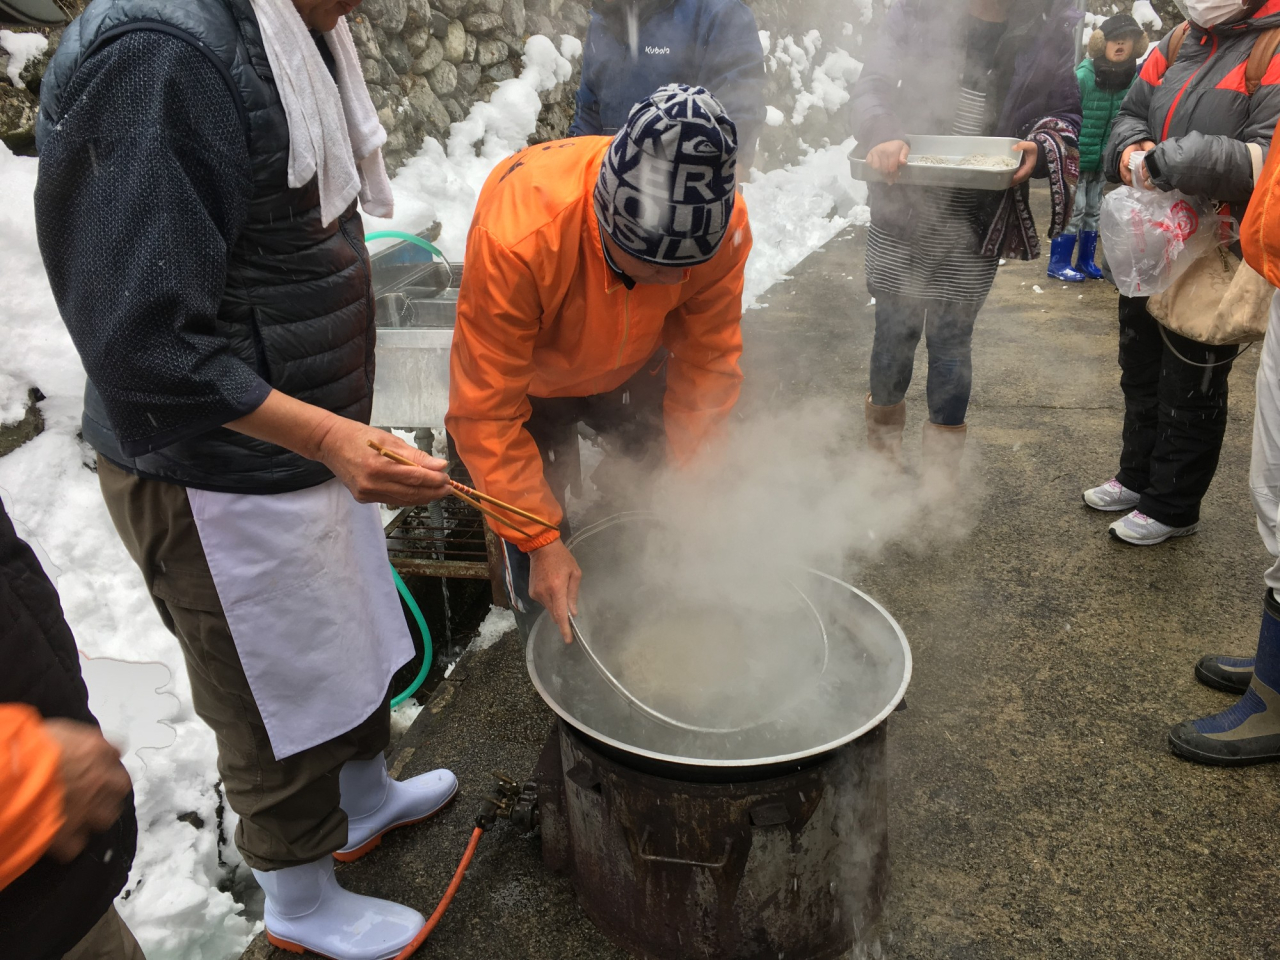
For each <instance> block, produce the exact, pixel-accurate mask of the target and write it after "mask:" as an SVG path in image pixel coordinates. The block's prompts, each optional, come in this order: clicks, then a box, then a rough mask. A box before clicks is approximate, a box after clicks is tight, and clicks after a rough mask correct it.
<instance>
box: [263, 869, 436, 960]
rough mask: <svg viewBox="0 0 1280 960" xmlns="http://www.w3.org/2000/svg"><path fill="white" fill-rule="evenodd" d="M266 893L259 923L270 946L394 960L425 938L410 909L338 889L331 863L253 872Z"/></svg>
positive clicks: (336, 957)
mask: <svg viewBox="0 0 1280 960" xmlns="http://www.w3.org/2000/svg"><path fill="white" fill-rule="evenodd" d="M253 875H254V876H255V877H256V878H257V880H258V885H259V886H261V887H262V891H263V893H265V894H266V905H265V907H264V909H263V917H262V921H263V924H264V925H265V926H266V928H267V939H268V940H269V941H271V944H272V945H273V946H276V947H279V948H280V949H282V950H288V951H289V952H290V953H302V952H303V950H310V951H311V952H312V953H318V954H319V955H320V956H322V957H329V958H331V960H399V958H401V957H408V956H409V955H410V954H412V953H413V952H414V950H416V949H417V947H418V946H419V945H420V942H421V939H425V931H426V926H427V921H426V920H425V919H423V916H422V914H420V913H419V912H418V911H417V910H414V909H412V908H411V907H405V906H401V905H400V904H398V903H392V902H391V901H390V900H377V899H375V898H374V897H363V896H361V895H360V894H358V893H351V892H350V891H348V890H343V889H342V887H340V886H338V880H337V878H336V877H335V876H334V875H333V860H332V858H330V857H322V858H321V859H319V860H317V861H316V862H315V863H304V864H302V865H301V866H297V867H286V868H285V869H283V870H270V871H263V870H254V871H253Z"/></svg>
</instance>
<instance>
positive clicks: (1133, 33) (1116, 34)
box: [1099, 13, 1145, 41]
mask: <svg viewBox="0 0 1280 960" xmlns="http://www.w3.org/2000/svg"><path fill="white" fill-rule="evenodd" d="M1099 29H1100V30H1101V31H1102V35H1103V36H1104V37H1105V38H1106V39H1107V40H1108V41H1110V40H1124V39H1126V38H1132V39H1134V40H1136V39H1138V37H1140V36H1142V35H1143V33H1144V32H1145V31H1143V29H1142V26H1141V25H1140V24H1139V23H1138V21H1137V20H1135V19H1133V17H1131V16H1129V14H1127V13H1117V14H1116V15H1115V16H1114V17H1108V18H1107V19H1106V20H1104V21H1103V22H1102V26H1101V27H1099Z"/></svg>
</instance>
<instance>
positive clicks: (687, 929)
mask: <svg viewBox="0 0 1280 960" xmlns="http://www.w3.org/2000/svg"><path fill="white" fill-rule="evenodd" d="M651 523H652V521H651V520H650V519H649V518H645V517H643V516H641V515H635V516H631V517H623V518H613V519H612V520H610V521H606V522H605V523H603V524H600V525H597V526H595V527H591V528H588V529H587V530H584V531H583V532H582V533H581V534H580V535H579V536H578V537H576V538H574V539H573V540H571V541H570V543H569V545H570V547H571V549H573V551H574V553H575V555H576V556H577V557H578V559H579V562H580V563H581V564H582V566H583V570H584V573H585V580H584V585H585V587H586V589H587V590H588V591H596V590H603V591H604V592H605V593H606V594H608V593H610V592H617V591H618V590H619V588H620V586H621V585H623V584H626V583H631V585H632V587H633V589H632V590H631V591H630V592H629V593H628V594H627V596H626V597H625V598H624V599H623V601H622V606H624V607H629V612H630V613H631V614H634V613H635V609H634V608H635V602H634V600H635V597H636V596H640V597H642V598H643V597H644V596H645V593H644V590H643V589H642V588H641V585H639V584H637V583H636V582H635V578H636V577H637V576H639V575H641V572H640V571H638V570H636V569H634V568H631V569H629V568H628V565H627V562H626V561H627V558H628V557H629V556H634V555H637V552H638V550H639V547H640V542H641V541H642V540H643V539H644V538H645V536H646V525H647V524H651ZM788 576H789V579H790V580H792V581H794V585H795V586H796V588H797V589H798V590H799V591H800V593H801V594H802V595H803V597H804V601H805V602H804V604H803V605H799V604H798V605H796V607H795V617H794V624H795V627H796V630H797V631H798V634H797V636H798V638H799V639H797V637H793V636H788V635H780V636H777V637H776V642H777V643H779V644H788V643H795V644H797V645H798V648H799V649H801V650H802V653H801V658H802V659H803V658H804V657H808V658H809V660H810V662H812V663H814V664H817V665H821V664H823V663H825V667H826V668H825V670H819V669H818V668H817V666H815V668H814V669H815V672H814V675H813V676H812V678H811V680H812V682H811V684H810V685H809V686H808V687H807V688H806V689H805V690H804V694H805V695H804V696H803V697H801V698H799V699H796V698H792V697H782V698H781V699H780V700H776V701H775V702H773V703H772V704H765V703H764V699H765V698H760V697H756V698H754V700H755V701H758V702H761V710H762V712H763V713H764V714H766V715H765V716H763V717H758V718H756V720H757V721H759V722H752V723H748V724H746V725H744V726H743V728H742V729H741V730H740V731H738V732H735V733H731V734H704V733H696V732H691V731H689V730H687V729H679V728H675V727H672V726H671V725H669V724H664V723H662V722H659V721H656V720H654V719H653V718H652V717H650V716H649V715H647V714H646V713H644V712H643V711H639V710H637V709H635V707H634V706H632V705H631V704H629V703H628V702H627V701H626V699H625V698H623V697H622V696H619V695H618V694H617V692H616V691H615V690H614V689H613V687H611V686H610V685H609V684H608V683H607V682H605V681H604V680H603V679H602V677H601V676H600V671H599V670H598V669H597V668H596V666H595V665H594V664H593V663H592V662H591V660H590V658H589V657H587V656H586V655H585V654H584V653H583V651H582V649H580V648H581V644H572V645H568V646H566V645H565V644H564V643H563V641H562V640H561V638H560V635H559V633H558V631H557V630H556V628H555V625H554V624H552V623H551V622H550V621H549V620H548V619H547V618H546V617H545V616H544V617H543V618H542V619H540V620H539V621H538V623H537V624H536V625H535V627H534V629H533V631H532V632H531V634H530V638H529V644H528V647H527V650H526V657H527V662H528V667H529V673H530V676H531V677H532V679H533V682H534V684H535V686H536V687H537V689H538V691H539V693H541V694H542V696H543V698H544V699H545V700H546V701H547V703H548V704H549V705H550V706H551V708H552V709H553V710H555V711H556V713H557V714H559V716H560V718H561V719H560V722H559V723H558V724H557V727H556V729H555V730H554V731H553V733H552V736H551V737H550V739H549V740H548V742H547V746H546V748H545V749H544V751H543V755H542V758H541V760H540V762H539V765H538V769H537V771H536V772H535V776H534V779H535V781H536V782H537V792H538V804H539V810H540V817H541V828H542V848H543V858H544V861H545V862H546V863H547V864H548V866H550V867H551V868H553V869H555V870H558V871H563V872H566V873H568V874H569V875H570V876H571V877H572V879H573V881H574V886H575V889H576V891H577V894H578V899H579V902H580V903H581V904H582V907H583V909H584V910H585V911H586V912H587V914H588V915H589V916H590V917H591V918H592V920H593V921H594V922H595V923H596V925H597V926H598V927H599V928H600V929H601V930H602V931H603V932H604V933H605V934H606V935H608V936H609V937H610V938H611V939H612V940H614V941H615V942H616V943H618V944H620V945H622V946H623V947H625V948H626V949H628V950H630V951H631V952H632V953H634V954H635V955H636V956H639V957H642V958H645V960H691V958H705V960H713V958H714V960H766V958H768V960H774V958H778V957H783V958H792V957H794V958H806V960H834V958H837V957H841V956H844V955H845V954H846V953H847V952H848V951H849V950H851V949H852V948H854V947H855V946H857V945H869V944H870V938H871V937H873V936H874V934H873V932H872V928H873V926H874V924H875V921H876V920H877V919H878V918H879V916H880V911H881V906H882V904H883V899H884V893H885V888H886V883H887V876H888V809H887V808H888V799H887V794H888V791H887V776H886V770H885V742H886V738H887V726H886V723H885V721H886V718H887V717H888V715H889V713H891V712H892V711H893V709H894V708H895V707H896V705H897V704H898V703H899V701H900V700H901V698H902V696H903V693H904V692H905V690H906V686H907V683H908V681H909V679H910V673H911V653H910V649H909V648H908V646H907V643H906V638H905V637H904V636H903V634H902V631H901V629H900V628H899V627H898V625H897V624H896V623H895V622H894V621H893V619H892V617H890V616H889V614H888V613H887V612H886V611H885V610H884V609H883V608H882V607H881V606H880V605H879V604H877V603H876V602H875V601H874V600H872V599H871V598H870V597H867V596H866V595H865V594H863V593H861V592H860V591H858V590H856V589H855V588H853V587H851V586H849V585H848V584H846V583H842V582H840V581H839V580H836V579H834V578H833V577H830V576H827V575H825V574H822V573H819V572H817V571H804V572H803V573H792V574H789V575H788ZM783 593H786V591H783ZM608 603H609V597H608V596H601V595H588V594H584V597H583V607H584V609H585V608H586V607H587V606H588V605H590V606H593V607H596V606H597V605H608ZM813 617H816V618H817V619H818V627H819V629H818V630H817V632H816V633H815V627H814V624H813V623H812V622H811V620H812V619H813ZM590 621H591V623H593V624H595V625H596V626H600V625H604V626H608V625H610V624H615V623H616V622H617V621H616V619H613V618H611V617H610V615H609V613H608V612H607V611H606V612H605V613H603V614H598V615H596V616H593V617H591V618H590ZM620 636H621V634H617V633H613V632H611V631H609V630H603V631H601V632H599V633H595V634H594V635H593V637H592V643H593V645H594V646H596V647H598V648H599V653H598V655H599V657H600V658H601V660H602V661H604V662H605V663H606V664H612V665H615V666H616V665H617V663H618V657H619V655H620V653H624V652H625V651H619V650H618V649H616V648H615V642H620V641H618V638H619V637H620ZM818 637H821V638H823V639H824V641H825V652H826V654H827V656H826V657H825V658H824V657H819V656H817V654H816V650H817V647H816V646H815V644H816V643H817V639H816V638H818ZM744 695H747V696H750V692H749V691H744Z"/></svg>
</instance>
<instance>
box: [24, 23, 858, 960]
mask: <svg viewBox="0 0 1280 960" xmlns="http://www.w3.org/2000/svg"><path fill="white" fill-rule="evenodd" d="M779 43H780V44H783V47H782V49H783V50H785V51H786V52H787V56H788V57H789V58H790V59H791V60H792V61H793V62H792V63H791V64H788V67H789V68H790V67H794V66H795V62H794V61H796V60H797V59H798V57H800V56H802V57H804V59H805V70H804V71H802V72H801V73H798V74H797V76H798V78H799V81H798V82H801V84H802V89H803V80H804V75H803V74H807V75H808V76H809V77H810V78H811V77H812V65H813V63H814V62H815V58H816V54H817V50H818V45H819V43H820V38H819V37H817V36H816V35H815V34H810V35H807V36H805V37H803V38H802V39H801V40H800V42H799V43H797V42H795V41H794V40H791V39H790V38H785V41H779ZM581 52H582V48H581V44H579V43H578V42H577V41H576V40H574V39H573V38H570V37H566V38H563V39H562V41H561V43H560V45H559V47H558V48H557V47H556V45H554V44H553V43H552V42H551V41H550V40H547V39H546V38H543V37H533V38H531V39H530V40H529V42H528V45H527V47H526V54H525V56H526V68H525V71H524V73H523V74H522V75H521V76H520V77H518V78H516V79H513V80H508V81H505V82H504V83H502V84H500V85H499V88H498V90H497V91H496V93H495V94H494V97H493V99H492V101H491V102H490V103H487V104H483V103H482V104H477V105H476V106H475V108H474V109H473V111H472V113H471V115H470V116H469V117H468V118H467V119H466V120H464V121H463V122H461V123H456V124H454V125H453V128H452V133H451V136H450V139H449V142H448V144H447V147H445V148H441V146H440V145H439V144H438V143H436V142H435V141H434V140H428V141H427V142H426V145H425V146H424V148H423V150H422V152H421V153H420V154H419V155H418V156H417V157H416V158H414V159H413V160H411V161H410V162H409V163H407V164H406V165H405V166H404V167H403V168H402V169H401V171H400V172H399V175H398V176H397V177H396V178H395V180H394V181H393V187H394V189H395V194H396V216H395V217H394V218H393V219H391V220H386V221H380V220H375V219H374V218H369V220H368V222H367V226H368V229H369V231H370V232H372V231H373V230H376V229H386V228H393V229H402V230H410V231H414V232H416V231H419V230H423V229H425V228H427V227H429V226H430V225H431V224H432V223H433V222H435V221H436V220H439V222H440V223H441V225H442V227H443V233H442V235H441V238H440V244H441V246H442V248H443V249H444V250H445V252H446V253H447V254H448V255H450V256H451V257H453V258H455V259H461V257H462V254H463V250H464V245H465V241H466V231H467V228H468V225H469V223H470V220H471V212H472V209H473V208H474V205H475V199H476V195H477V194H478V192H479V190H480V187H481V186H482V185H483V183H484V180H485V178H486V176H487V175H488V173H489V171H490V170H492V169H493V167H494V166H495V165H496V164H497V162H498V161H499V160H501V159H502V158H503V157H505V156H507V155H508V154H510V153H511V152H512V151H513V150H516V149H518V148H520V147H522V146H523V145H524V144H525V143H526V142H527V140H528V138H529V136H530V135H531V134H532V133H533V131H534V125H535V120H536V117H537V113H538V110H539V107H540V101H539V99H538V92H539V91H541V90H545V89H549V88H550V87H551V86H552V85H554V84H555V83H557V82H563V81H565V80H567V79H568V78H569V76H570V74H571V70H572V65H571V63H570V60H571V59H573V58H576V57H579V56H581ZM793 54H795V55H796V56H793ZM827 63H830V64H831V65H832V69H831V70H830V71H828V73H829V74H830V76H829V79H832V81H833V86H831V87H828V88H826V89H824V90H822V91H821V93H822V96H823V97H824V98H826V97H829V96H836V97H837V98H838V95H839V93H840V92H842V87H841V84H843V83H845V82H847V80H848V79H851V75H850V71H851V70H852V66H851V64H849V63H846V62H845V61H843V60H841V59H840V58H837V59H835V60H832V59H831V56H829V57H828V58H827V60H825V61H824V67H825V64H827ZM821 82H822V81H819V83H821ZM852 146H853V142H852V141H847V142H845V143H843V144H838V145H833V146H826V147H823V148H821V149H817V150H814V151H811V152H810V153H809V155H808V156H807V157H805V159H803V160H802V161H800V162H799V163H797V164H796V165H795V166H794V167H789V168H786V169H782V170H774V171H771V172H769V173H760V172H759V171H755V172H754V175H753V177H752V180H751V182H750V183H748V184H746V185H745V187H744V193H745V196H746V198H747V202H748V205H749V207H750V210H751V222H752V230H753V233H754V236H755V239H756V244H755V248H754V250H753V253H752V256H751V259H750V261H749V262H748V266H747V294H746V298H747V299H746V302H747V303H753V302H754V301H755V299H756V298H757V297H758V296H759V295H760V294H762V293H763V292H764V291H765V290H767V289H768V288H769V286H771V285H772V284H773V283H776V282H777V281H778V280H780V279H783V278H784V277H785V276H786V274H787V272H788V271H790V270H791V269H792V268H794V267H795V266H796V265H797V264H798V263H799V262H800V261H801V260H802V259H804V257H805V256H807V255H808V254H809V253H810V252H812V251H813V250H815V249H817V248H818V247H820V246H821V245H822V244H824V243H826V242H827V241H828V240H829V239H831V238H832V237H833V236H835V234H837V233H838V232H839V231H840V230H842V229H844V228H845V227H846V226H847V225H849V224H850V223H863V222H865V221H866V218H867V209H866V207H865V203H866V187H865V185H864V184H861V183H857V182H855V181H853V180H852V179H851V178H850V176H849V166H848V162H847V159H846V157H847V154H848V151H849V150H850V149H852ZM36 169H37V163H36V161H35V160H33V159H29V158H23V157H14V156H13V155H12V154H11V153H9V151H8V150H7V149H6V148H4V147H0V182H2V183H4V184H5V187H6V190H5V202H4V203H2V204H0V291H3V293H2V294H0V331H2V332H0V338H2V342H3V343H4V349H3V350H0V422H12V421H14V420H17V419H19V418H20V417H21V415H22V411H23V406H24V404H25V401H26V397H27V391H28V389H30V388H31V387H36V386H38V387H39V388H40V390H42V391H43V393H44V394H45V396H46V398H47V399H45V400H44V401H43V402H42V403H41V411H42V413H43V415H44V418H45V423H46V429H45V432H44V433H43V434H41V435H40V436H39V437H37V438H36V439H35V440H32V441H31V442H29V443H27V444H25V445H24V446H22V447H20V448H19V449H18V450H16V451H14V452H13V453H11V454H9V455H8V456H5V457H0V498H3V501H4V505H5V508H6V509H7V510H8V512H9V514H10V516H11V517H13V519H14V520H15V522H16V523H17V525H18V530H19V532H20V534H21V535H22V536H23V537H25V538H26V539H27V540H29V541H30V542H32V543H33V545H34V546H35V547H36V549H37V552H38V553H39V555H40V557H41V561H42V563H44V564H45V566H46V569H47V570H48V571H49V573H50V575H51V576H52V577H53V578H54V579H55V580H56V582H57V584H58V589H59V591H60V593H61V595H62V603H63V607H64V609H65V611H66V615H67V619H68V621H69V622H70V624H71V626H72V629H73V630H74V631H75V634H76V638H77V641H78V643H79V645H80V647H81V650H82V653H83V656H84V659H83V660H82V663H83V664H84V666H85V673H86V678H87V681H88V684H89V687H90V696H91V699H92V703H93V706H94V708H95V710H96V711H98V713H99V716H100V717H101V718H102V719H103V721H104V727H105V728H106V729H107V731H108V732H109V733H110V734H111V736H112V737H113V738H114V739H115V740H116V742H118V743H120V744H121V746H122V747H123V748H124V751H125V763H126V766H127V767H128V768H129V772H130V774H131V775H132V776H133V779H134V785H135V794H136V804H137V810H138V820H139V824H140V827H141V831H140V837H139V849H138V856H137V859H136V861H135V863H134V869H133V874H132V878H131V882H130V885H129V887H128V888H127V890H126V891H125V895H124V896H123V897H122V899H121V900H120V902H119V907H120V910H121V913H122V914H123V915H124V917H125V919H126V920H127V921H128V923H129V925H130V927H131V928H132V929H133V930H134V932H135V934H136V935H137V936H138V939H139V941H141V944H142V946H143V949H144V950H145V952H146V954H147V956H148V958H149V960H227V958H232V957H235V956H237V955H238V954H239V953H240V951H241V950H242V949H243V948H244V946H245V945H246V944H247V943H248V941H249V939H250V937H251V936H252V935H253V934H254V933H255V932H256V930H257V926H256V925H254V924H251V923H250V922H248V921H246V920H245V919H243V918H242V917H241V916H239V909H240V908H239V906H238V904H237V903H236V902H235V900H234V899H233V898H232V896H231V894H230V893H227V892H223V890H220V889H219V887H220V886H221V887H223V888H226V887H228V886H230V883H229V880H230V877H229V875H228V870H229V869H234V868H235V867H236V866H237V865H239V864H240V861H239V857H238V855H237V854H236V851H235V847H234V844H231V843H230V842H229V840H230V836H231V833H232V831H233V829H234V825H235V816H234V814H233V813H232V812H231V811H230V810H229V809H228V810H226V811H225V818H224V822H223V832H224V836H225V838H226V839H227V841H228V842H225V843H223V844H222V845H221V846H220V845H219V837H218V830H217V814H216V808H217V807H218V806H219V803H220V796H219V793H218V789H217V786H216V784H217V779H218V775H217V770H216V767H215V757H216V753H215V744H214V738H213V735H212V733H211V732H210V731H209V730H208V728H206V727H205V726H204V724H203V723H201V722H200V721H199V720H198V719H197V718H196V716H195V715H194V713H193V711H192V709H191V691H190V685H189V683H188V681H187V675H186V670H185V668H184V666H183V662H182V657H181V654H180V651H179V649H178V646H177V643H176V642H175V641H174V639H173V638H172V637H171V636H170V635H169V633H168V632H167V631H166V630H165V629H164V627H163V626H162V625H161V623H160V620H159V618H158V617H157V616H156V613H155V610H154V608H153V607H152V604H151V600H150V598H149V597H148V595H147V593H146V591H145V589H144V587H143V584H142V580H141V578H140V577H139V576H138V573H137V570H136V568H135V567H134V565H133V562H132V561H131V560H130V558H129V557H128V555H127V553H126V552H125V550H124V547H123V546H122V545H121V543H120V540H119V538H118V536H117V535H116V532H115V530H114V528H113V527H112V525H111V520H110V518H109V517H108V515H107V512H106V508H105V507H104V505H103V503H102V498H101V495H100V493H99V490H98V484H97V478H96V477H95V475H94V474H93V472H92V471H91V470H89V469H87V465H88V464H89V463H90V462H92V458H93V455H92V452H91V451H90V450H89V449H88V447H87V446H86V445H85V444H83V443H82V442H81V441H80V440H78V438H77V431H78V430H79V422H80V412H81V396H82V394H83V389H84V373H83V370H82V368H81V366H80V362H79V359H78V357H77V356H76V353H75V350H74V348H73V346H72V344H71V340H70V338H69V337H68V335H67V333H66V331H65V329H64V328H63V326H62V323H61V321H60V320H59V318H58V314H57V310H56V307H55V305H54V302H53V296H52V294H51V292H50V290H49V285H48V281H47V279H46V278H45V275H44V269H43V267H42V266H41V261H40V254H39V250H38V247H37V244H36V232H35V221H34V213H33V205H32V195H33V191H34V189H35V180H36ZM512 623H513V620H512V618H511V615H510V613H509V612H505V611H503V612H500V613H499V612H495V613H494V614H491V616H490V617H489V619H488V620H486V621H485V625H484V626H483V627H482V628H481V631H480V635H479V637H478V638H477V640H476V641H475V643H476V644H477V645H478V646H486V645H488V644H491V643H492V642H493V641H494V640H496V638H497V637H499V636H501V635H502V633H503V632H505V631H506V630H507V629H509V628H510V626H511V625H512ZM413 712H414V707H413V706H411V705H409V704H406V705H405V707H404V708H402V710H401V716H400V717H399V718H398V722H399V723H400V724H407V723H408V722H411V716H410V715H411V714H412V713H413ZM179 817H182V819H181V820H180V819H179ZM241 869H242V865H241Z"/></svg>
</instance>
